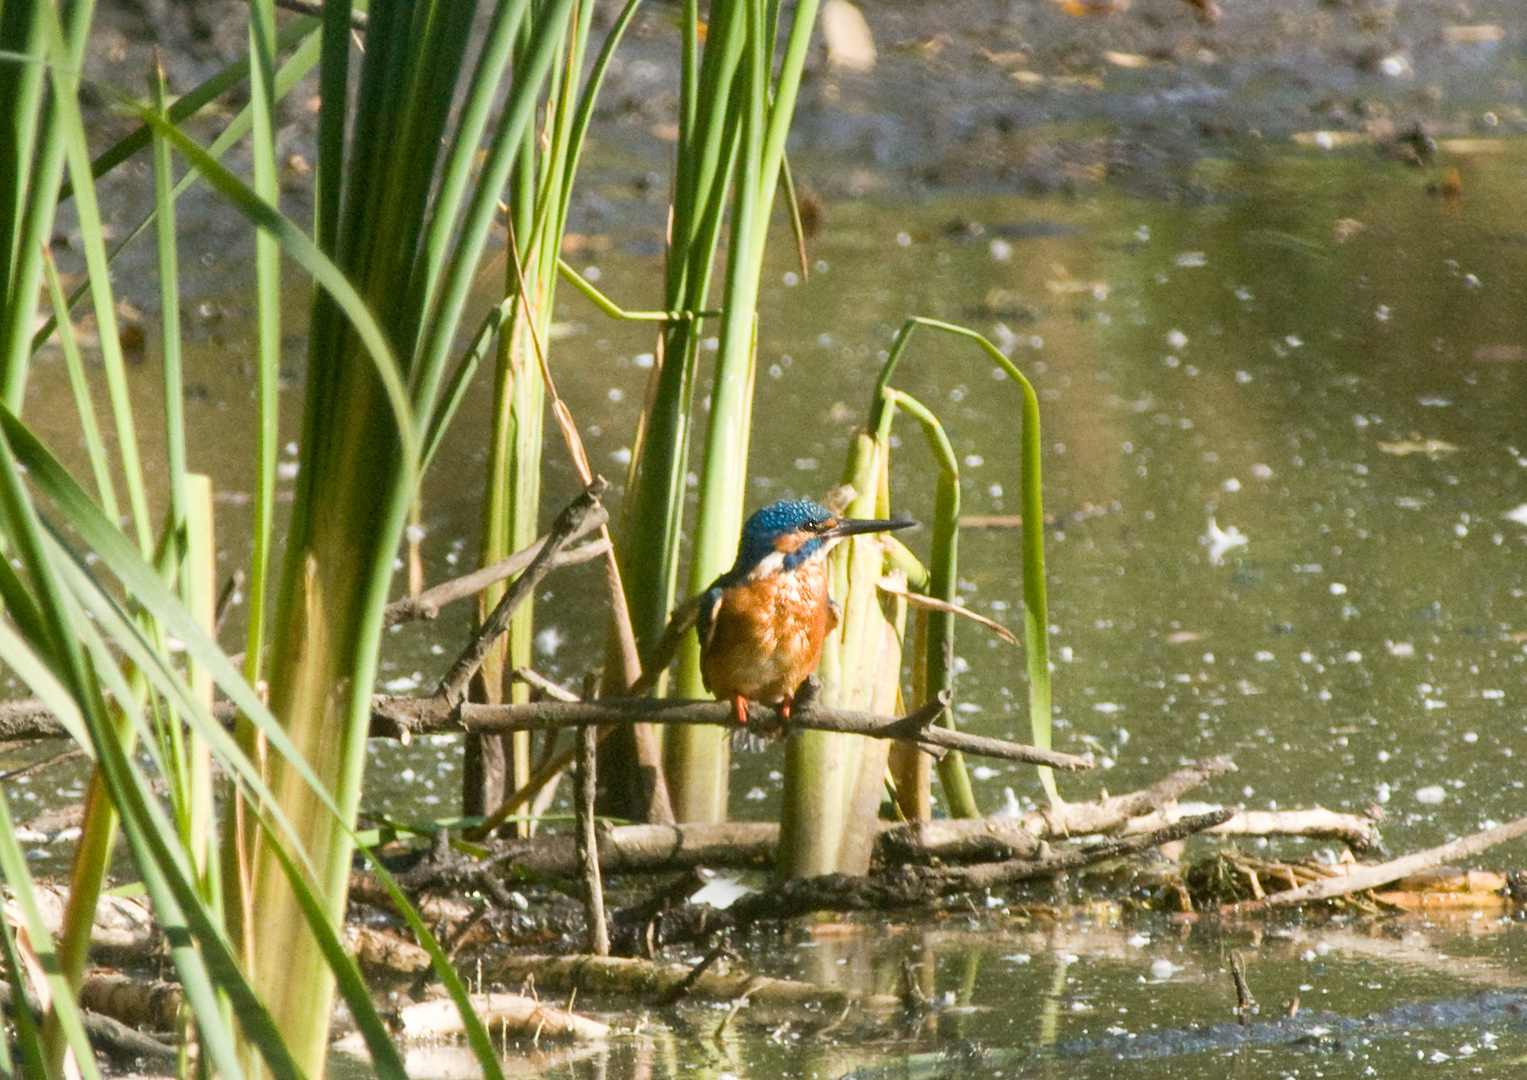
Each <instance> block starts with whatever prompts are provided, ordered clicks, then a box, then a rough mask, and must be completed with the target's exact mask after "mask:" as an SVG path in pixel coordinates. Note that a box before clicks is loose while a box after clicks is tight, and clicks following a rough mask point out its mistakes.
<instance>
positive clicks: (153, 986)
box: [79, 971, 184, 1031]
mask: <svg viewBox="0 0 1527 1080" xmlns="http://www.w3.org/2000/svg"><path fill="white" fill-rule="evenodd" d="M183 1002H184V995H183V994H182V993H181V990H180V984H179V983H169V982H161V981H159V980H157V979H152V980H150V979H134V978H132V977H131V976H129V975H124V974H122V973H121V972H120V971H87V972H86V973H85V978H84V981H83V982H82V983H81V984H80V997H79V1003H80V1005H81V1006H82V1007H84V1008H86V1009H89V1010H90V1011H91V1012H95V1013H100V1014H101V1015H102V1016H109V1017H111V1018H112V1019H113V1020H120V1021H121V1022H122V1023H124V1024H126V1025H127V1026H128V1027H132V1028H140V1027H146V1028H152V1029H153V1030H155V1031H173V1030H175V1028H176V1027H177V1026H178V1025H179V1023H180V1010H181V1006H182V1004H183Z"/></svg>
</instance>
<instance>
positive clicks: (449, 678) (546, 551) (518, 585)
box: [435, 477, 609, 707]
mask: <svg viewBox="0 0 1527 1080" xmlns="http://www.w3.org/2000/svg"><path fill="white" fill-rule="evenodd" d="M608 486H609V485H608V484H607V483H606V482H605V480H604V479H603V478H602V477H595V478H594V482H593V483H592V484H590V485H589V486H588V487H587V488H585V489H584V491H583V494H582V495H579V496H578V497H577V498H576V499H574V500H573V501H572V502H571V503H569V504H568V505H567V507H566V508H565V509H564V510H563V511H562V513H560V514H558V515H557V521H556V524H555V525H553V526H552V529H551V532H550V533H548V534H547V536H546V543H545V544H544V545H542V547H541V550H540V551H539V552H537V553H536V557H535V558H534V559H533V560H531V563H530V565H529V566H527V567H526V568H525V572H524V573H523V574H521V575H520V576H519V577H517V578H515V580H514V584H512V585H510V586H509V588H508V589H507V590H505V592H504V595H503V596H502V597H501V598H500V599H499V602H498V604H497V606H495V607H494V609H493V612H492V614H490V615H489V616H488V617H487V619H485V620H484V621H483V624H482V626H481V628H479V629H478V631H477V635H476V636H475V637H474V638H473V639H472V643H471V644H470V645H468V646H467V647H466V649H464V650H463V651H462V653H461V655H460V656H459V657H457V658H456V662H455V663H454V664H452V665H451V670H450V671H449V672H448V673H447V674H446V676H445V678H444V679H442V680H440V687H439V689H438V690H436V691H435V695H436V697H438V698H440V699H441V700H443V701H445V702H447V703H448V704H449V705H450V706H451V707H455V706H457V705H460V704H461V703H462V702H463V701H465V700H466V696H467V684H468V683H470V682H471V681H472V676H473V675H475V674H476V673H477V669H478V668H479V667H481V666H482V662H483V660H485V659H486V658H487V656H488V650H489V649H491V648H492V646H493V642H494V641H496V640H497V639H498V637H499V635H500V634H502V633H503V632H504V631H505V630H507V629H508V628H509V620H510V619H511V618H513V617H514V611H515V609H516V608H517V607H519V606H520V604H522V603H524V602H525V600H527V599H528V598H529V597H530V595H531V593H532V592H533V591H534V590H535V587H536V586H537V585H539V584H540V583H541V579H542V578H544V577H545V576H546V575H547V574H548V573H550V572H551V561H552V559H554V558H556V557H557V554H558V553H559V552H561V550H562V549H563V548H564V547H566V546H567V544H568V542H569V541H570V539H571V538H572V535H573V533H574V531H575V530H576V529H577V528H578V526H579V525H581V524H582V523H583V521H584V519H585V518H587V517H588V516H589V515H591V514H601V515H602V514H603V513H604V508H603V507H601V506H600V505H599V496H601V495H603V494H604V491H605V488H607V487H608Z"/></svg>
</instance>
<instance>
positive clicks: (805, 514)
mask: <svg viewBox="0 0 1527 1080" xmlns="http://www.w3.org/2000/svg"><path fill="white" fill-rule="evenodd" d="M912 524H914V522H911V521H879V520H866V519H855V518H840V517H838V516H837V515H836V514H834V513H833V512H832V511H831V510H829V509H827V507H825V506H822V505H821V504H820V503H815V502H812V501H811V500H810V499H781V500H779V501H778V502H774V503H770V504H769V505H768V506H765V507H764V508H763V509H762V510H758V511H755V512H754V514H753V516H752V517H750V518H748V520H747V522H746V523H745V524H744V525H743V526H742V540H741V542H740V543H739V544H738V545H737V562H736V563H735V564H733V566H732V569H731V572H730V573H728V574H727V575H726V576H727V577H728V578H730V579H732V580H734V581H738V580H741V579H743V578H748V577H768V576H770V575H772V574H779V573H789V572H791V571H793V570H795V569H797V568H799V567H801V566H803V565H805V564H806V563H808V562H811V561H812V560H813V559H819V558H821V557H822V556H824V555H825V554H827V552H828V551H829V550H831V549H832V546H833V545H834V544H836V543H837V542H838V541H839V540H841V539H842V538H843V537H845V536H853V535H855V534H856V533H869V532H887V531H889V530H891V529H904V528H906V527H907V526H909V525H912Z"/></svg>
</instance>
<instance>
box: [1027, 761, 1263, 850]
mask: <svg viewBox="0 0 1527 1080" xmlns="http://www.w3.org/2000/svg"><path fill="white" fill-rule="evenodd" d="M1232 772H1235V762H1233V761H1231V760H1230V758H1229V757H1227V756H1225V755H1223V754H1220V755H1218V756H1216V757H1211V758H1205V759H1204V760H1202V761H1199V762H1195V763H1194V764H1192V765H1188V766H1186V767H1185V768H1181V769H1178V770H1177V771H1176V772H1174V773H1172V774H1171V775H1170V776H1166V777H1163V778H1162V779H1160V780H1158V781H1156V783H1154V784H1152V785H1151V786H1150V787H1146V788H1141V789H1140V790H1139V791H1132V792H1130V793H1129V794H1127V795H1113V796H1105V797H1103V798H1101V799H1099V800H1098V801H1097V802H1091V803H1066V804H1063V805H1062V806H1060V807H1046V808H1045V809H1043V810H1036V811H1035V812H1034V813H1032V814H1028V815H1026V816H1024V817H1022V818H1019V819H1018V820H1019V821H1021V822H1023V824H1024V826H1025V827H1026V828H1027V829H1028V830H1029V832H1031V833H1033V834H1034V835H1035V836H1038V837H1041V838H1044V839H1055V838H1061V837H1067V836H1086V835H1088V834H1090V833H1106V832H1112V831H1114V830H1115V829H1118V828H1120V827H1121V826H1123V824H1124V823H1125V822H1126V821H1128V820H1129V819H1130V818H1133V817H1139V816H1141V815H1142V814H1148V813H1150V812H1151V811H1153V810H1159V809H1160V808H1161V807H1163V806H1166V805H1168V804H1169V803H1172V802H1175V801H1176V800H1177V799H1178V798H1179V797H1180V796H1182V795H1183V794H1184V793H1185V792H1188V791H1191V790H1192V789H1193V788H1196V787H1198V786H1199V785H1200V784H1204V783H1207V782H1208V781H1210V780H1212V779H1214V778H1215V777H1216V776H1223V775H1224V774H1225V773H1232Z"/></svg>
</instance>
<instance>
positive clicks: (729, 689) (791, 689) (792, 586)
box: [696, 499, 915, 726]
mask: <svg viewBox="0 0 1527 1080" xmlns="http://www.w3.org/2000/svg"><path fill="white" fill-rule="evenodd" d="M913 524H915V523H914V522H912V521H884V520H869V519H855V518H840V517H838V516H837V515H836V514H834V513H833V512H832V511H831V510H829V509H827V507H825V506H822V505H820V504H818V503H815V502H812V501H811V500H810V499H781V500H780V501H778V502H775V503H770V504H769V505H768V506H765V507H764V508H763V509H762V510H759V511H757V512H755V513H754V514H753V516H752V517H750V518H748V520H747V522H746V523H745V524H744V525H743V526H742V539H741V540H740V542H739V543H738V545H737V561H736V562H735V563H734V564H733V565H732V568H731V569H730V570H728V571H727V572H726V573H724V574H722V575H721V576H720V577H718V578H717V579H716V580H715V581H714V582H713V583H712V584H711V587H710V588H709V589H707V590H706V591H705V592H704V593H703V594H701V596H700V597H699V610H698V612H697V614H696V629H697V631H698V632H699V635H700V674H701V676H702V677H703V678H704V680H705V687H706V689H707V690H709V691H710V692H711V693H713V694H715V695H716V697H718V698H720V699H722V700H726V699H728V698H729V699H731V702H732V713H733V716H734V717H735V718H736V721H737V724H738V726H745V725H746V724H747V720H748V704H747V703H748V702H749V701H758V702H762V703H763V704H765V705H776V706H778V707H779V711H780V715H781V716H782V717H784V718H785V719H786V720H788V719H789V718H790V707H791V705H792V704H793V702H794V700H795V695H796V693H797V691H799V690H800V687H801V684H802V683H804V682H805V681H806V679H807V678H808V677H809V676H810V675H811V673H812V672H813V671H815V670H816V667H817V663H818V662H819V661H820V660H821V659H822V640H823V639H824V638H825V637H826V636H827V634H828V632H829V631H831V630H833V629H834V628H835V627H836V626H837V625H838V606H837V605H836V604H834V603H833V602H832V598H831V597H830V596H829V595H828V593H827V567H826V558H827V553H828V552H829V551H831V550H832V549H833V547H834V546H835V545H836V544H837V543H838V541H839V540H841V539H843V538H844V537H845V536H855V535H857V534H859V533H874V532H889V531H891V530H893V529H904V528H907V527H908V526H909V525H913Z"/></svg>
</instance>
